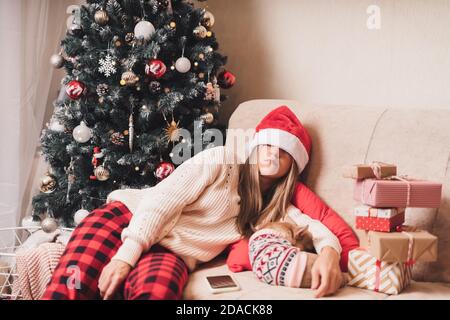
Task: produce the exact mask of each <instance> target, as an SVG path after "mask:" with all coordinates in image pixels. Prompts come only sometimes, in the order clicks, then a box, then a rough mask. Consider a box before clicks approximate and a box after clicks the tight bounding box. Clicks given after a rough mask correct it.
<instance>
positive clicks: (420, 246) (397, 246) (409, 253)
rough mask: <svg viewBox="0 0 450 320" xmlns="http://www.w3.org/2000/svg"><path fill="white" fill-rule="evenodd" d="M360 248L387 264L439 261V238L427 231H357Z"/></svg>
mask: <svg viewBox="0 0 450 320" xmlns="http://www.w3.org/2000/svg"><path fill="white" fill-rule="evenodd" d="M356 234H357V235H358V237H359V240H360V246H361V247H364V248H367V251H368V253H369V254H370V255H372V256H374V257H375V258H377V259H378V260H381V261H385V262H408V261H410V262H412V263H414V262H415V261H424V262H432V261H436V260H437V256H438V252H437V247H438V246H437V244H438V238H437V237H436V236H434V235H432V234H430V233H428V232H427V231H415V232H377V231H365V230H356Z"/></svg>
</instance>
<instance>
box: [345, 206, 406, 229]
mask: <svg viewBox="0 0 450 320" xmlns="http://www.w3.org/2000/svg"><path fill="white" fill-rule="evenodd" d="M354 215H355V217H356V218H355V228H356V229H362V230H372V231H381V232H392V231H395V230H396V228H397V227H398V226H400V225H402V224H403V223H404V222H405V208H387V209H384V208H372V207H368V206H361V207H357V208H355V209H354Z"/></svg>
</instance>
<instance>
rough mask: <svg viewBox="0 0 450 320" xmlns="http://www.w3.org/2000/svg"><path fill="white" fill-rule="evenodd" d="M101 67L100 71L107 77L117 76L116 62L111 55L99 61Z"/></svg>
mask: <svg viewBox="0 0 450 320" xmlns="http://www.w3.org/2000/svg"><path fill="white" fill-rule="evenodd" d="M99 64H100V67H99V68H98V71H99V72H100V73H101V74H103V75H104V76H105V77H107V78H109V77H110V76H111V75H113V74H116V72H117V69H116V61H114V59H113V57H112V56H110V55H109V54H108V55H107V56H106V57H105V58H103V59H100V61H99Z"/></svg>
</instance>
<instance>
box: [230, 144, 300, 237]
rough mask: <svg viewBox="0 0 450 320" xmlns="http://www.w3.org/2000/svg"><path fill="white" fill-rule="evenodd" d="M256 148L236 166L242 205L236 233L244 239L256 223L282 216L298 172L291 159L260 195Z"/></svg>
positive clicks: (251, 231) (271, 220) (276, 219)
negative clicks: (280, 175) (283, 172)
mask: <svg viewBox="0 0 450 320" xmlns="http://www.w3.org/2000/svg"><path fill="white" fill-rule="evenodd" d="M257 149H258V148H255V149H254V150H253V152H252V153H251V155H250V156H249V158H248V159H247V161H246V162H245V164H241V165H240V166H239V186H238V193H239V196H240V197H241V205H240V211H239V215H238V217H237V220H236V222H237V227H238V230H239V232H240V233H241V234H242V235H243V236H244V237H246V238H249V237H250V236H251V235H252V234H253V232H255V228H256V227H257V226H258V225H260V224H265V223H269V222H276V221H279V220H280V219H281V218H282V217H283V216H284V214H285V213H286V210H287V208H288V206H289V203H290V201H291V198H292V196H293V194H294V189H295V184H296V181H297V179H298V175H299V170H298V167H297V164H296V162H295V161H292V165H291V168H290V170H289V172H288V173H287V174H286V175H285V176H284V177H282V178H280V179H279V180H278V181H277V182H276V183H275V184H274V185H273V186H272V187H271V188H270V189H269V190H268V191H267V193H266V194H265V197H264V198H263V196H262V194H261V189H260V181H259V168H258V164H257V162H256V161H255V159H256V156H257Z"/></svg>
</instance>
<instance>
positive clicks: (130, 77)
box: [120, 71, 139, 86]
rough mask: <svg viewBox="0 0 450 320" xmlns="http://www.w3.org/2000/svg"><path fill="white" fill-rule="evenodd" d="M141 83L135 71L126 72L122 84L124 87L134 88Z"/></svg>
mask: <svg viewBox="0 0 450 320" xmlns="http://www.w3.org/2000/svg"><path fill="white" fill-rule="evenodd" d="M138 81H139V77H138V76H137V75H136V74H135V73H134V72H133V71H126V72H124V73H123V74H122V80H120V84H121V85H122V86H125V85H126V86H134V85H135V84H136V83H137V82H138Z"/></svg>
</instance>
